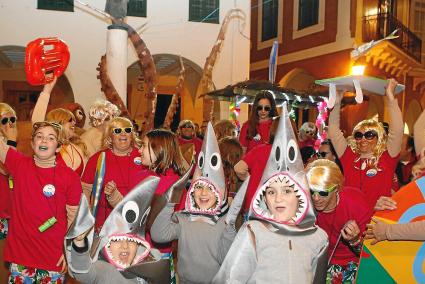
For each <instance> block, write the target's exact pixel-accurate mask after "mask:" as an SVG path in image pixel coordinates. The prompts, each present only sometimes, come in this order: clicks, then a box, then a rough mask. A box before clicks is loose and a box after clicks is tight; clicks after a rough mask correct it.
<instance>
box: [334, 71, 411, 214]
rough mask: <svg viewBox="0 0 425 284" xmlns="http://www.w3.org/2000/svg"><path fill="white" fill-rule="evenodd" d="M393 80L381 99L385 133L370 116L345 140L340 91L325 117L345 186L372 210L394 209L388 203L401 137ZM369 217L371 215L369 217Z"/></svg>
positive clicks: (401, 125)
mask: <svg viewBox="0 0 425 284" xmlns="http://www.w3.org/2000/svg"><path fill="white" fill-rule="evenodd" d="M396 86H397V81H396V80H394V79H390V80H388V85H387V87H386V91H385V101H386V105H387V107H388V114H389V133H388V135H387V134H386V133H385V130H384V128H383V126H382V124H381V123H380V122H378V121H376V120H374V119H367V120H363V121H361V122H359V123H358V124H357V125H356V126H355V127H354V129H353V132H352V135H351V136H350V137H349V138H348V139H347V140H346V139H345V138H344V136H343V134H342V132H341V130H340V127H339V116H340V108H341V99H342V94H341V93H337V101H336V104H335V107H334V109H333V110H332V111H331V113H330V116H329V130H328V138H329V139H331V140H332V143H333V145H334V147H335V151H336V153H337V155H338V158H339V159H340V160H341V163H342V167H343V169H344V176H345V185H347V186H352V187H357V188H359V189H360V190H361V191H363V192H364V193H365V194H366V196H367V201H368V204H369V207H370V208H371V209H375V210H385V209H390V210H391V209H395V204H393V203H391V202H390V196H391V189H392V187H393V177H394V173H395V169H396V165H397V162H398V155H399V153H400V149H401V143H402V140H401V138H402V136H403V119H402V114H401V110H400V108H399V106H398V102H397V99H395V98H394V89H395V87H396ZM370 217H372V216H370Z"/></svg>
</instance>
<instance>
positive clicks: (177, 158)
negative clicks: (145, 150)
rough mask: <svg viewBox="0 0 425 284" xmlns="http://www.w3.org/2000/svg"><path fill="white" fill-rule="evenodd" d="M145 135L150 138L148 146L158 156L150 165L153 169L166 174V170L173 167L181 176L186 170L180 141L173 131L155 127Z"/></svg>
mask: <svg viewBox="0 0 425 284" xmlns="http://www.w3.org/2000/svg"><path fill="white" fill-rule="evenodd" d="M145 136H146V137H147V138H148V140H149V144H148V145H146V146H147V147H151V148H152V151H153V153H154V154H155V156H156V161H155V162H154V163H152V165H151V166H150V168H151V170H152V171H154V172H155V173H157V174H165V171H166V170H167V169H169V168H171V169H173V171H174V172H175V173H177V174H178V175H180V176H181V175H183V174H184V173H185V172H186V170H187V169H186V168H185V167H184V163H183V160H184V158H183V155H182V153H181V151H180V147H179V141H178V139H177V136H176V135H175V134H174V133H173V132H171V131H169V130H167V129H154V130H151V131H149V132H148V133H146V135H145Z"/></svg>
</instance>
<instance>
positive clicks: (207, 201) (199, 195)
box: [193, 184, 217, 210]
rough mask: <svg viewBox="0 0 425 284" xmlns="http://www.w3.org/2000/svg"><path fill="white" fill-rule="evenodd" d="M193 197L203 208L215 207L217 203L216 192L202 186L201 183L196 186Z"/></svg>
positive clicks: (200, 207)
mask: <svg viewBox="0 0 425 284" xmlns="http://www.w3.org/2000/svg"><path fill="white" fill-rule="evenodd" d="M193 197H194V199H195V203H196V205H198V207H199V209H201V210H207V209H210V208H213V207H214V206H215V204H216V203H217V197H216V196H215V194H214V192H213V191H212V190H211V189H209V188H208V187H207V186H202V185H200V184H198V185H196V186H195V190H194V192H193Z"/></svg>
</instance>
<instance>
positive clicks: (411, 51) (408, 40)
mask: <svg viewBox="0 0 425 284" xmlns="http://www.w3.org/2000/svg"><path fill="white" fill-rule="evenodd" d="M396 29H399V31H398V33H397V35H398V36H399V37H398V38H396V39H392V40H391V42H392V43H393V44H395V45H396V46H398V47H399V48H400V49H402V50H403V51H404V52H405V53H407V54H408V55H410V56H411V57H413V58H414V59H415V60H416V61H418V62H419V63H420V62H421V47H422V40H421V39H420V38H419V37H418V36H417V35H415V34H414V33H413V32H412V31H411V30H410V29H409V28H408V27H406V26H405V25H403V24H402V23H401V22H400V21H399V20H397V18H396V17H394V16H393V15H391V14H389V13H381V14H376V15H370V16H366V17H364V18H363V41H364V42H369V41H371V40H379V39H382V38H384V37H386V36H387V35H389V34H390V33H391V32H392V31H394V30H396Z"/></svg>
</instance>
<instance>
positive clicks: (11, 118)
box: [0, 112, 16, 131]
mask: <svg viewBox="0 0 425 284" xmlns="http://www.w3.org/2000/svg"><path fill="white" fill-rule="evenodd" d="M6 127H10V128H14V127H16V116H15V115H14V114H13V113H10V112H7V113H4V114H3V115H2V116H1V117H0V128H1V129H2V130H3V131H6Z"/></svg>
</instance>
